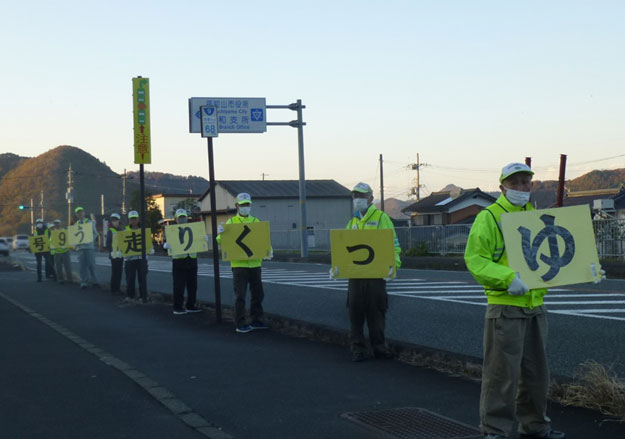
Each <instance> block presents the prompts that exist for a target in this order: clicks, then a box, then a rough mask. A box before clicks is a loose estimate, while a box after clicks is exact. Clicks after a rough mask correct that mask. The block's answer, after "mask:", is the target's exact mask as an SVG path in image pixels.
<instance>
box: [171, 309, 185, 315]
mask: <svg viewBox="0 0 625 439" xmlns="http://www.w3.org/2000/svg"><path fill="white" fill-rule="evenodd" d="M186 313H187V310H186V309H184V308H174V314H176V315H182V314H186Z"/></svg>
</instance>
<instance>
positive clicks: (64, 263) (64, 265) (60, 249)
mask: <svg viewBox="0 0 625 439" xmlns="http://www.w3.org/2000/svg"><path fill="white" fill-rule="evenodd" d="M61 229H62V227H61V220H60V219H55V220H54V227H53V229H52V230H61ZM66 232H67V231H66ZM50 254H52V255H53V257H54V268H55V269H56V278H57V280H58V281H59V283H60V284H64V283H65V282H68V283H72V261H71V260H70V258H69V246H68V245H67V233H66V234H65V243H64V244H63V245H61V246H57V247H54V248H52V246H50ZM64 272H65V273H64Z"/></svg>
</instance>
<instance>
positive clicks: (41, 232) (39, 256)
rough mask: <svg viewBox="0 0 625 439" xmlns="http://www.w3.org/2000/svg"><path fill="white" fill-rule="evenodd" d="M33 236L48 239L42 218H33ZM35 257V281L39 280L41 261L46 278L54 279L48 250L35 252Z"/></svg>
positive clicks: (48, 235)
mask: <svg viewBox="0 0 625 439" xmlns="http://www.w3.org/2000/svg"><path fill="white" fill-rule="evenodd" d="M33 236H43V237H44V238H43V239H45V240H46V241H48V240H49V239H50V233H49V232H48V229H47V227H46V226H45V224H44V223H43V219H41V218H37V220H35V231H34V233H33ZM35 259H36V260H37V282H41V268H42V267H41V261H42V260H43V262H44V272H45V275H46V278H47V279H52V280H56V275H55V274H54V272H53V270H54V267H53V266H52V257H51V256H50V252H49V251H47V252H39V253H35Z"/></svg>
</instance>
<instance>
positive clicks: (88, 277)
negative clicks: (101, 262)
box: [74, 206, 99, 288]
mask: <svg viewBox="0 0 625 439" xmlns="http://www.w3.org/2000/svg"><path fill="white" fill-rule="evenodd" d="M74 213H76V217H77V218H78V219H77V220H76V224H85V225H86V227H91V230H92V232H93V241H91V242H86V243H84V244H78V245H76V251H77V252H78V262H79V267H80V288H87V286H88V285H89V283H91V284H92V285H93V286H94V287H95V288H99V285H98V279H97V278H96V275H95V244H94V242H95V241H96V239H98V232H97V231H96V228H95V222H93V221H91V220H90V219H89V218H86V217H85V209H83V208H82V207H81V206H78V207H77V208H76V209H74ZM87 224H88V225H87Z"/></svg>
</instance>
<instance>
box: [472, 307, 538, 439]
mask: <svg viewBox="0 0 625 439" xmlns="http://www.w3.org/2000/svg"><path fill="white" fill-rule="evenodd" d="M546 312H547V311H546V309H545V308H544V307H543V306H540V307H537V308H534V309H528V308H520V307H516V306H507V305H488V308H487V311H486V321H485V325H484V366H483V371H482V394H481V397H480V420H481V424H482V425H481V427H482V431H483V432H484V433H485V434H498V435H502V436H505V437H507V436H508V435H509V434H510V432H511V430H512V428H513V425H514V422H515V420H518V421H519V432H520V433H526V434H532V433H536V432H539V431H541V430H543V429H545V428H546V427H549V426H550V420H549V418H548V417H547V416H546V412H547V393H548V390H549V366H548V365H547V358H546V353H545V344H546V341H547V314H546Z"/></svg>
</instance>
